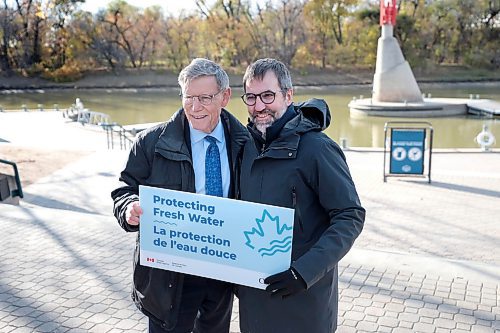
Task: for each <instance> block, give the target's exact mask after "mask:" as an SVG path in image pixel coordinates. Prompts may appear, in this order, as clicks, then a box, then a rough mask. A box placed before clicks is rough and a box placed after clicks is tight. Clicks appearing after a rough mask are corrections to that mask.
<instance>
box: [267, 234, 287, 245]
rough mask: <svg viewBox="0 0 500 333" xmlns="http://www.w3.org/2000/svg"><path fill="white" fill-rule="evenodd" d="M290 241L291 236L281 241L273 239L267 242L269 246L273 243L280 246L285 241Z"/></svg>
mask: <svg viewBox="0 0 500 333" xmlns="http://www.w3.org/2000/svg"><path fill="white" fill-rule="evenodd" d="M290 239H292V236H288V237H285V238H283V239H282V240H277V239H275V240H273V241H271V242H269V244H274V243H278V244H281V243H284V242H285V241H287V240H290Z"/></svg>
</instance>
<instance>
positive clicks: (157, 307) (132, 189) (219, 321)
mask: <svg viewBox="0 0 500 333" xmlns="http://www.w3.org/2000/svg"><path fill="white" fill-rule="evenodd" d="M179 85H180V86H181V89H182V109H180V110H179V111H178V112H177V113H175V114H174V115H173V116H172V118H171V119H170V120H169V121H168V122H166V123H163V124H161V125H158V126H156V127H153V128H151V129H148V130H146V131H144V132H141V133H140V134H139V136H138V138H137V139H136V141H135V143H134V145H133V147H132V149H131V152H130V155H129V158H128V161H127V164H126V166H125V169H124V170H123V171H122V173H121V175H120V180H121V181H122V183H123V184H122V186H121V187H119V188H117V189H116V190H114V191H113V192H112V194H111V195H112V198H113V200H114V214H115V216H116V218H117V219H118V222H119V224H120V226H121V227H122V228H123V229H125V230H126V231H138V229H139V223H140V216H141V214H142V209H141V207H140V206H139V203H138V200H139V197H138V187H139V185H149V186H156V187H161V188H167V189H172V190H180V191H185V192H196V193H202V194H208V195H216V196H224V197H234V195H235V192H236V189H235V183H236V182H235V181H234V177H235V175H238V174H239V163H238V161H239V160H240V159H241V152H242V147H243V145H244V143H245V142H246V140H247V138H248V132H247V131H246V130H245V128H244V127H243V125H241V123H240V122H238V120H236V118H234V117H233V116H232V115H231V114H230V113H229V112H227V111H226V110H224V109H223V108H224V107H225V106H226V105H227V103H228V102H229V99H230V97H231V89H230V88H229V79H228V76H227V74H226V72H225V71H224V70H223V69H222V68H221V67H220V66H219V65H217V64H216V63H214V62H212V61H210V60H207V59H194V60H193V61H192V62H191V63H190V64H189V65H188V66H187V67H186V68H184V69H183V70H182V71H181V73H180V74H179ZM138 244H139V242H137V244H136V250H135V255H134V274H133V291H132V298H133V300H134V301H135V303H136V305H137V307H138V308H139V310H141V311H142V312H143V313H144V314H145V315H146V316H148V317H149V331H150V332H175V333H186V332H192V331H194V332H200V333H205V332H206V333H223V332H228V331H229V322H230V319H231V308H232V299H233V295H232V290H231V286H230V285H229V284H227V283H224V282H221V281H216V280H211V279H207V278H202V277H197V276H191V275H187V274H181V273H176V272H171V271H167V270H160V269H156V268H150V267H146V266H142V265H141V263H140V261H139V249H138Z"/></svg>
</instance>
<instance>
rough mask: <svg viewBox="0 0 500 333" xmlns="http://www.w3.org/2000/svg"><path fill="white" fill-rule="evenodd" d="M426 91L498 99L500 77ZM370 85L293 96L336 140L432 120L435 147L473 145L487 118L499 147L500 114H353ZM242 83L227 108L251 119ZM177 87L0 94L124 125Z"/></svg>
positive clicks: (146, 116) (171, 102)
mask: <svg viewBox="0 0 500 333" xmlns="http://www.w3.org/2000/svg"><path fill="white" fill-rule="evenodd" d="M420 88H421V91H422V92H423V93H432V96H433V97H461V98H468V97H469V95H470V94H474V95H476V94H478V95H480V97H481V98H491V99H494V100H497V101H500V83H498V82H497V83H492V84H481V85H463V84H454V85H446V86H444V87H443V85H439V84H429V85H421V87H420ZM370 89H371V87H369V86H364V87H335V86H333V87H321V88H314V89H313V88H308V89H306V88H301V87H299V88H297V89H296V92H295V97H294V100H295V101H302V100H305V99H308V98H311V97H317V98H323V99H325V100H326V101H327V102H328V105H329V106H330V111H331V112H332V120H333V121H332V124H331V125H330V127H329V128H328V129H327V130H326V133H327V134H328V135H329V136H330V137H331V138H333V139H334V140H335V141H337V142H338V141H339V140H340V138H346V139H347V142H348V145H349V146H351V147H383V145H384V142H383V141H384V124H385V122H387V121H396V120H397V121H402V120H408V121H428V122H430V123H431V124H432V126H433V128H434V147H436V148H475V147H478V146H477V144H476V143H475V142H474V138H475V137H476V135H477V134H478V133H479V132H481V130H482V125H483V124H488V125H489V128H490V130H491V132H492V133H493V134H494V135H495V137H496V138H497V144H496V147H499V146H500V119H484V118H483V119H481V118H477V117H473V116H462V117H443V118H418V119H415V118H382V117H362V118H351V117H350V116H349V110H348V108H347V104H348V103H349V101H350V100H351V99H352V98H353V96H356V97H359V96H360V95H363V96H365V97H367V96H370V94H371V93H370ZM242 93H243V92H242V90H241V89H233V98H232V99H231V102H230V103H229V105H228V109H229V110H230V111H231V112H233V114H235V116H236V117H237V118H238V119H239V120H240V121H242V122H244V123H246V122H247V113H246V107H245V105H244V104H243V102H242V101H241V99H240V98H239V96H240V95H241V94H242ZM177 94H178V90H177V89H169V90H167V89H163V90H139V91H138V90H134V89H130V90H121V91H119V90H98V91H75V90H67V91H66V90H57V91H47V92H45V93H40V92H32V93H17V94H0V106H1V107H3V108H4V109H20V108H21V105H22V104H26V105H27V107H28V108H32V109H35V108H36V107H37V104H43V105H44V107H45V108H52V107H53V105H54V104H58V106H59V108H66V107H68V106H69V105H71V104H72V103H74V101H75V99H76V98H77V97H79V98H80V99H81V100H82V101H83V103H84V104H85V107H87V108H89V109H91V110H93V111H98V112H104V113H107V114H109V115H110V116H111V119H112V121H115V122H118V123H120V124H123V125H128V124H135V123H149V122H158V121H163V120H166V119H168V118H169V117H170V116H171V115H172V114H173V113H174V112H175V111H176V110H177V109H178V108H179V107H180V98H179V96H178V95H177Z"/></svg>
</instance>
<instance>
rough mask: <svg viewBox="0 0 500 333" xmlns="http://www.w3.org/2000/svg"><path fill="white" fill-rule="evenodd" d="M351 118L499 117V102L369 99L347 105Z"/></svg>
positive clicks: (442, 99) (484, 100)
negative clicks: (382, 100) (387, 100)
mask: <svg viewBox="0 0 500 333" xmlns="http://www.w3.org/2000/svg"><path fill="white" fill-rule="evenodd" d="M348 106H349V110H350V112H351V115H352V116H378V117H411V118H430V117H449V116H460V115H467V114H474V115H481V116H487V117H495V116H500V102H497V101H494V100H490V99H466V98H424V100H423V102H416V103H406V102H402V103H401V102H373V100H372V99H371V98H363V99H355V100H352V101H351V102H350V103H349V105H348Z"/></svg>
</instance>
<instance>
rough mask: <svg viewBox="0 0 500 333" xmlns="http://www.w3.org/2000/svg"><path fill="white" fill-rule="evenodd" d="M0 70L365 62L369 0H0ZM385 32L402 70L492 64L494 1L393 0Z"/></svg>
mask: <svg viewBox="0 0 500 333" xmlns="http://www.w3.org/2000/svg"><path fill="white" fill-rule="evenodd" d="M2 2H3V4H2V5H1V7H0V10H1V11H0V72H3V73H4V74H7V75H8V74H12V73H22V74H23V75H26V76H34V75H42V76H43V77H47V78H51V79H54V80H56V81H63V80H74V79H76V78H78V76H79V75H80V74H81V73H82V72H84V71H86V70H92V69H102V68H107V69H118V68H138V69H139V68H151V69H157V68H162V69H168V70H173V71H178V70H180V69H181V68H183V67H184V66H185V65H187V64H188V63H189V62H190V60H191V59H192V58H194V57H207V58H210V59H213V60H215V61H217V62H220V63H221V64H222V65H224V66H226V67H228V68H235V69H238V70H241V68H244V67H245V66H246V65H248V64H249V63H250V62H252V61H253V60H255V59H256V58H260V57H275V58H278V59H280V60H281V61H283V62H285V63H286V64H288V65H289V66H291V67H292V68H294V69H298V70H300V69H308V68H314V69H325V68H344V67H346V68H353V67H374V64H375V58H376V48H377V39H378V37H379V35H380V26H379V1H373V0H372V1H370V0H309V1H306V0H279V1H276V0H275V1H271V0H269V1H267V2H266V3H264V4H256V3H252V1H250V0H218V1H216V2H215V3H213V2H212V1H210V2H207V1H206V0H196V7H197V9H196V10H195V11H193V12H181V13H178V14H175V15H174V14H172V13H168V12H165V11H163V10H162V8H160V7H159V6H152V7H148V8H145V9H140V8H136V7H134V6H132V5H130V4H128V3H127V2H126V1H125V0H114V1H111V2H109V3H108V4H107V7H106V8H105V9H103V10H100V11H98V12H97V13H91V12H87V11H83V10H82V9H81V8H80V7H81V4H82V3H83V2H84V0H43V1H42V0H2ZM397 6H398V16H397V23H396V27H395V31H394V34H395V37H396V38H397V40H398V41H399V43H400V45H401V48H402V50H403V53H404V54H405V57H406V58H407V60H408V61H409V62H410V64H411V65H412V66H419V67H426V66H432V65H436V64H437V65H439V64H456V65H464V66H471V67H478V68H490V69H498V68H500V47H499V45H500V15H499V13H500V0H490V1H488V0H435V1H433V0H399V1H398V3H397Z"/></svg>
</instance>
